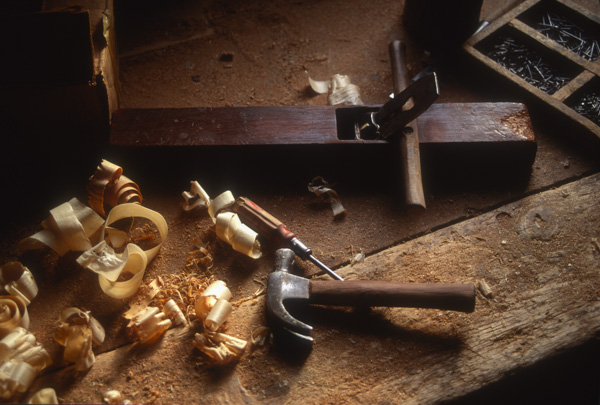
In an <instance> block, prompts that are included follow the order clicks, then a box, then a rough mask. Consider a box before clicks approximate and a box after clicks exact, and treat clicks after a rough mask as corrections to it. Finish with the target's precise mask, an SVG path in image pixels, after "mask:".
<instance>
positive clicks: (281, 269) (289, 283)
mask: <svg viewBox="0 0 600 405" xmlns="http://www.w3.org/2000/svg"><path fill="white" fill-rule="evenodd" d="M275 255H276V256H275V269H274V271H273V273H271V274H270V275H269V280H268V283H267V312H268V313H269V315H270V316H271V318H272V320H273V321H274V322H275V323H276V324H277V326H279V327H282V328H283V329H285V330H287V331H288V332H290V333H292V334H293V335H295V336H297V337H299V338H301V339H303V340H305V341H308V342H310V343H312V341H313V339H312V338H311V337H310V332H311V331H312V326H310V325H307V324H305V323H304V322H300V321H299V320H297V319H296V318H294V317H293V316H292V315H290V313H289V312H288V311H287V309H286V308H285V302H284V301H286V300H290V299H295V300H305V301H308V298H309V288H310V286H309V280H308V279H306V278H303V277H298V276H294V275H293V274H290V273H289V270H290V269H291V268H292V266H293V264H294V258H295V253H294V252H293V251H292V250H290V249H279V250H277V251H276V252H275Z"/></svg>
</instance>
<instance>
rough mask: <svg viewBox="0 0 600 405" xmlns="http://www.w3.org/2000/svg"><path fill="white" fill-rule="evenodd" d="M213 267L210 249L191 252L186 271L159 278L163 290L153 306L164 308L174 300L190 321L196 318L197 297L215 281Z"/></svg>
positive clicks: (157, 295) (156, 297)
mask: <svg viewBox="0 0 600 405" xmlns="http://www.w3.org/2000/svg"><path fill="white" fill-rule="evenodd" d="M212 266H213V254H212V253H211V251H210V250H209V249H207V248H205V247H199V248H198V249H195V250H192V251H190V252H189V254H188V257H187V259H186V264H185V269H184V271H182V272H180V273H178V274H166V275H162V276H160V277H159V283H160V284H161V289H160V291H159V292H158V293H157V294H156V296H155V297H154V299H153V300H152V302H151V305H153V306H159V307H162V306H163V305H164V304H165V303H166V302H167V301H169V300H170V299H173V300H174V301H175V303H176V304H177V305H178V306H179V308H181V310H182V312H183V314H184V315H185V317H186V319H188V321H189V320H190V319H192V318H194V316H195V309H194V304H195V301H196V297H197V296H198V295H199V294H200V293H201V292H202V291H203V290H204V289H205V288H206V287H208V286H209V285H210V284H211V283H212V282H213V281H215V277H214V274H213V272H212V270H211V269H212Z"/></svg>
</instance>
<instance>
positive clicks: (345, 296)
mask: <svg viewBox="0 0 600 405" xmlns="http://www.w3.org/2000/svg"><path fill="white" fill-rule="evenodd" d="M293 263H294V252H293V251H291V250H290V249H279V250H277V252H276V258H275V269H274V271H273V273H271V274H270V275H269V281H268V284H267V311H268V313H269V315H270V316H271V318H272V320H273V322H276V323H277V324H278V325H277V326H279V327H282V328H284V329H285V330H287V331H288V332H290V333H292V334H293V335H296V336H298V337H300V338H302V339H303V340H305V341H307V342H310V343H312V341H313V339H312V337H310V336H309V335H310V332H311V330H312V327H311V326H310V325H307V324H305V323H304V322H301V321H299V320H297V319H296V318H294V317H292V316H291V315H290V313H289V312H288V311H287V310H286V308H285V305H284V304H285V303H284V301H286V300H293V299H294V300H302V301H306V302H308V303H311V304H322V305H334V306H386V307H414V308H437V309H445V310H453V311H462V312H472V311H473V310H474V309H475V287H474V286H473V285H472V284H418V283H395V282H386V281H375V280H347V281H344V282H343V283H338V282H336V281H313V280H309V279H306V278H303V277H298V276H294V275H292V274H290V272H289V271H290V269H291V267H292V266H293Z"/></svg>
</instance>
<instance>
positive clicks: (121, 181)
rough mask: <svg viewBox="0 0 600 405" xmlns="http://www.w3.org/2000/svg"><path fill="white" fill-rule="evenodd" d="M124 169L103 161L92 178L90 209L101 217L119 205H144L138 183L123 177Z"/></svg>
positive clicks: (89, 190) (89, 183) (89, 192)
mask: <svg viewBox="0 0 600 405" xmlns="http://www.w3.org/2000/svg"><path fill="white" fill-rule="evenodd" d="M122 174H123V169H122V168H121V167H120V166H117V165H115V164H113V163H111V162H109V161H108V160H104V159H103V160H102V162H101V163H100V165H99V166H98V167H97V168H96V172H95V173H94V174H93V175H92V176H91V177H90V179H89V182H88V186H87V191H88V196H89V199H88V201H89V204H90V207H92V208H93V209H94V211H96V212H98V213H99V214H100V215H106V209H107V208H108V209H110V208H113V207H115V206H117V205H118V204H125V203H136V204H141V203H142V193H141V192H140V188H139V187H138V185H137V184H136V183H134V182H133V181H131V180H130V179H128V178H127V177H125V176H122Z"/></svg>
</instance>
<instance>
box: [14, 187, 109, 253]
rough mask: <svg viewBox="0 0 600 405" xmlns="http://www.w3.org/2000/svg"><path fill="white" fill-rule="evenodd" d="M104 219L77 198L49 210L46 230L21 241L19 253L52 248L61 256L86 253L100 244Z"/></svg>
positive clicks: (44, 223)
mask: <svg viewBox="0 0 600 405" xmlns="http://www.w3.org/2000/svg"><path fill="white" fill-rule="evenodd" d="M103 224H104V220H103V219H102V218H101V217H100V216H99V215H98V214H96V213H95V212H94V211H93V210H92V209H91V208H89V207H86V206H85V205H83V204H82V203H81V202H80V201H79V200H78V199H77V198H72V199H71V200H70V201H68V202H66V203H63V204H61V205H59V206H58V207H56V208H53V209H52V210H50V216H49V217H48V218H47V219H46V220H44V221H43V222H42V227H43V229H42V230H41V231H39V232H37V233H36V234H34V235H32V236H29V237H27V238H25V239H23V240H21V241H20V242H19V250H20V251H21V252H25V251H28V250H37V249H41V248H43V247H46V246H47V247H49V248H51V249H52V250H54V251H55V252H56V253H57V254H58V255H59V256H64V255H65V254H66V253H67V252H69V251H76V252H77V251H84V250H87V249H90V248H91V247H92V246H93V245H94V244H96V243H98V242H99V241H100V231H101V229H102V225H103Z"/></svg>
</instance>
